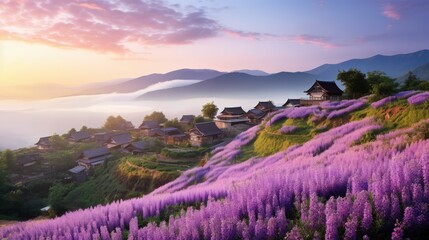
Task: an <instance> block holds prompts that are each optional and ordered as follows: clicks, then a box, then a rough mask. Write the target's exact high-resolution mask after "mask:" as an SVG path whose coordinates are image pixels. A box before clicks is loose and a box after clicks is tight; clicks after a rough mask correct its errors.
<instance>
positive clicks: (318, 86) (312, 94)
mask: <svg viewBox="0 0 429 240" xmlns="http://www.w3.org/2000/svg"><path fill="white" fill-rule="evenodd" d="M304 92H305V93H307V95H308V96H309V99H301V101H300V106H307V105H314V104H319V103H320V102H322V101H340V100H341V99H342V95H343V93H344V92H343V90H341V89H340V88H339V87H338V86H337V84H336V83H335V81H319V80H316V82H314V84H313V86H311V87H310V88H309V89H308V90H307V91H304Z"/></svg>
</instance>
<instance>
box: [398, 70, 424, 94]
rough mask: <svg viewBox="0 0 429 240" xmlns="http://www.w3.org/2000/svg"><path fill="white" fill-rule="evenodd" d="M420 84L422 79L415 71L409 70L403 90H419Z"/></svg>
mask: <svg viewBox="0 0 429 240" xmlns="http://www.w3.org/2000/svg"><path fill="white" fill-rule="evenodd" d="M419 84H421V81H420V80H419V79H418V78H417V76H416V75H415V74H414V73H413V72H411V71H409V72H408V77H407V79H405V82H404V84H403V85H402V90H418V89H419Z"/></svg>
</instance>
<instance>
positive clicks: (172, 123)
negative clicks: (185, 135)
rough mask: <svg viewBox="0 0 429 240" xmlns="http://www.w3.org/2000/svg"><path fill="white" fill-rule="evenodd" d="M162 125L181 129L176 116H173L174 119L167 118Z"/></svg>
mask: <svg viewBox="0 0 429 240" xmlns="http://www.w3.org/2000/svg"><path fill="white" fill-rule="evenodd" d="M164 126H165V127H175V128H178V129H181V130H183V129H182V124H180V122H179V120H178V119H177V118H174V119H172V120H168V121H166V122H165V123H164Z"/></svg>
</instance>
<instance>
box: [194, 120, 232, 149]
mask: <svg viewBox="0 0 429 240" xmlns="http://www.w3.org/2000/svg"><path fill="white" fill-rule="evenodd" d="M189 138H190V144H191V145H192V146H197V147H200V146H203V145H208V144H213V143H216V142H219V141H221V140H222V139H223V138H224V133H223V132H222V130H220V129H219V128H218V127H217V125H216V124H215V123H214V122H204V123H196V124H195V126H194V127H193V128H192V129H191V130H190V131H189Z"/></svg>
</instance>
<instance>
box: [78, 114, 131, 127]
mask: <svg viewBox="0 0 429 240" xmlns="http://www.w3.org/2000/svg"><path fill="white" fill-rule="evenodd" d="M126 126H127V121H126V120H125V119H124V118H123V117H121V116H120V115H118V116H116V117H115V116H109V117H108V118H107V120H106V122H105V123H104V126H103V128H105V129H108V130H125V128H126ZM82 128H83V127H82ZM85 128H86V127H85ZM86 129H87V128H86Z"/></svg>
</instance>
